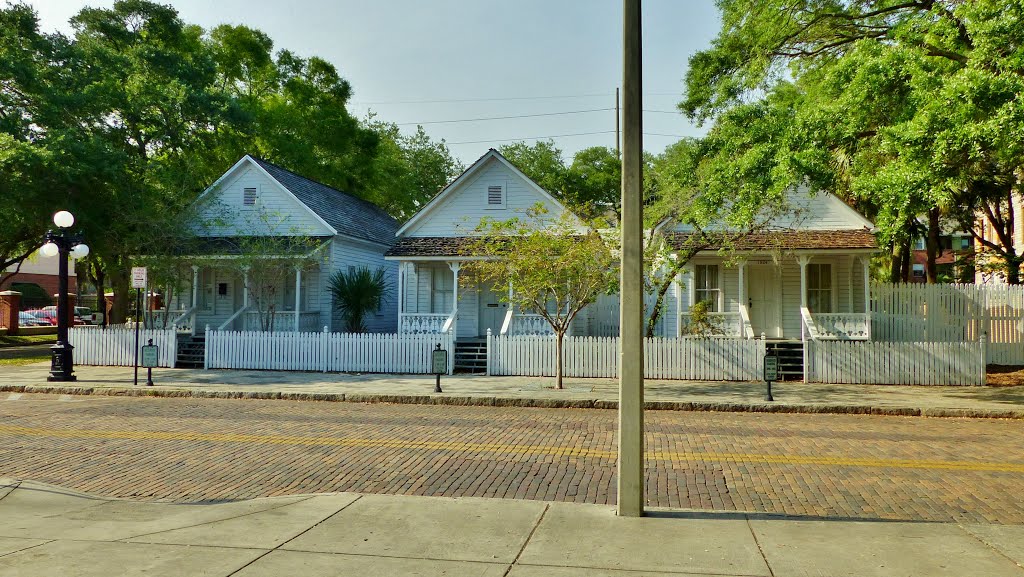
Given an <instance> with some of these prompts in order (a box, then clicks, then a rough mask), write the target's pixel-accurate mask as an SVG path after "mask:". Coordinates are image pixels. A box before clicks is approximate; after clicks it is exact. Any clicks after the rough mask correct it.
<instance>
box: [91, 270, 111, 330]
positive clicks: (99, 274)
mask: <svg viewBox="0 0 1024 577" xmlns="http://www.w3.org/2000/svg"><path fill="white" fill-rule="evenodd" d="M91 266H95V269H94V270H95V272H94V274H93V285H94V286H95V287H96V308H98V309H100V310H99V312H100V314H101V316H100V318H101V319H102V320H101V321H100V326H102V327H103V328H107V325H109V324H110V319H109V318H107V295H106V292H107V288H106V287H105V286H104V284H103V280H104V279H105V278H106V276H107V275H106V273H104V272H103V265H101V264H100V263H95V265H91Z"/></svg>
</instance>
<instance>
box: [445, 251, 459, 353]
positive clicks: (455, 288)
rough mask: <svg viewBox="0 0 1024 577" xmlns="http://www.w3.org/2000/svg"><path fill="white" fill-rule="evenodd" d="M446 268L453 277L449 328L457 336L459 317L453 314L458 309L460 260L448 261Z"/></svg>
mask: <svg viewBox="0 0 1024 577" xmlns="http://www.w3.org/2000/svg"><path fill="white" fill-rule="evenodd" d="M448 268H450V269H452V275H453V276H452V279H453V282H452V315H453V318H452V327H451V330H452V334H453V335H455V338H458V336H459V331H458V324H459V319H458V317H454V315H455V313H456V311H458V309H459V269H460V268H462V262H461V261H457V260H456V261H452V262H449V263H448Z"/></svg>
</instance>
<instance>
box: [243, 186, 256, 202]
mask: <svg viewBox="0 0 1024 577" xmlns="http://www.w3.org/2000/svg"><path fill="white" fill-rule="evenodd" d="M242 204H243V205H245V206H256V189H255V188H245V189H242Z"/></svg>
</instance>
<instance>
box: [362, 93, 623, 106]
mask: <svg viewBox="0 0 1024 577" xmlns="http://www.w3.org/2000/svg"><path fill="white" fill-rule="evenodd" d="M609 94H610V93H605V92H598V93H594V94H567V95H562V96H506V97H503V98H449V99H440V100H376V101H354V102H350V104H440V103H443V102H495V101H502V100H553V99H558V98H592V97H596V96H608V95H609Z"/></svg>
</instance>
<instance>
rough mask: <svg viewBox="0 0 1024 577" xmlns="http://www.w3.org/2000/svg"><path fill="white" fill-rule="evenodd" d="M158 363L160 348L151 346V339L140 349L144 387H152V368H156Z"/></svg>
mask: <svg viewBox="0 0 1024 577" xmlns="http://www.w3.org/2000/svg"><path fill="white" fill-rule="evenodd" d="M159 362H160V347H159V346H158V345H154V344H153V339H149V344H148V345H145V346H143V347H142V366H144V367H146V386H147V387H152V386H153V367H155V366H157V364H159Z"/></svg>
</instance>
